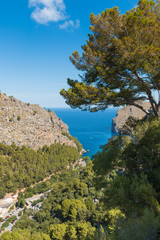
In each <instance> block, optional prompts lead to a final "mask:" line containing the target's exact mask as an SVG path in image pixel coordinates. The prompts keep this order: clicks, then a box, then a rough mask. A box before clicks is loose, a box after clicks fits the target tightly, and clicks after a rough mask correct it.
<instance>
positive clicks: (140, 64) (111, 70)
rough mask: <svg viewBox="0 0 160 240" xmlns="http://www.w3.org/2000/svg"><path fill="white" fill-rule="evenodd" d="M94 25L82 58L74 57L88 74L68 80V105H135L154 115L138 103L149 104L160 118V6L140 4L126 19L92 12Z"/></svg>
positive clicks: (108, 12) (116, 12)
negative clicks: (158, 98) (147, 102)
mask: <svg viewBox="0 0 160 240" xmlns="http://www.w3.org/2000/svg"><path fill="white" fill-rule="evenodd" d="M90 22H91V26H90V30H91V33H90V34H89V40H87V43H86V45H84V46H82V50H83V53H82V56H80V54H79V53H78V52H77V51H75V52H73V53H72V56H71V57H70V60H71V61H72V63H73V65H74V66H75V67H76V68H77V69H78V70H81V71H83V75H82V76H81V78H80V79H81V80H80V81H78V80H71V79H68V85H69V87H70V88H69V90H67V91H65V90H64V89H62V90H61V95H62V96H63V97H64V98H65V99H66V103H67V104H69V105H70V106H71V107H73V108H76V107H79V108H81V109H89V110H91V111H96V110H99V109H102V110H103V109H105V108H107V107H108V106H116V107H117V106H122V105H125V104H127V105H129V104H130V105H134V106H136V107H138V108H140V109H142V110H143V111H144V112H145V113H146V114H148V115H149V114H151V113H150V112H147V111H146V110H145V109H144V108H143V107H142V106H141V105H140V104H139V102H137V101H138V100H148V101H149V102H150V103H151V109H152V112H153V114H154V115H155V116H157V117H159V111H160V104H159V100H158V101H156V100H155V97H154V96H155V95H154V94H155V92H157V95H158V92H159V90H160V85H159V74H160V70H159V64H160V63H159V56H160V33H159V28H160V3H159V1H153V0H151V1H150V0H140V1H139V2H138V6H137V7H135V8H134V9H131V10H130V11H127V12H126V13H125V14H123V15H122V14H121V13H120V12H119V9H118V8H117V7H114V8H111V9H106V10H105V11H104V12H102V13H101V14H98V15H94V14H93V13H92V14H91V15H90ZM153 90H154V91H153ZM152 91H153V92H154V93H153V92H152Z"/></svg>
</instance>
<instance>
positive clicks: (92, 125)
mask: <svg viewBox="0 0 160 240" xmlns="http://www.w3.org/2000/svg"><path fill="white" fill-rule="evenodd" d="M51 110H53V111H54V112H55V113H56V114H57V116H58V117H59V118H61V119H62V120H63V122H65V123H66V124H67V125H68V126H69V132H70V134H71V135H72V136H74V137H77V138H78V140H79V142H80V143H81V144H82V145H83V148H84V149H85V150H86V151H87V152H86V153H85V154H84V155H83V156H88V157H90V158H92V156H93V155H94V154H96V153H97V152H98V151H100V150H101V148H100V147H101V146H102V145H104V144H106V143H107V142H108V139H109V138H111V137H112V136H113V135H115V134H114V133H113V132H112V130H111V126H112V119H113V118H114V117H115V116H116V113H117V109H116V108H108V109H106V110H104V111H98V112H92V113H91V112H88V111H81V110H77V109H71V108H52V109H51Z"/></svg>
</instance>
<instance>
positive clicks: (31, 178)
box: [0, 143, 80, 198]
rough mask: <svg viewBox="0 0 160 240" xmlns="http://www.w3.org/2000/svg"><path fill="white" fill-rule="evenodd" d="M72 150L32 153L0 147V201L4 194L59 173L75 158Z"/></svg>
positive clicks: (46, 149) (58, 146) (55, 146)
mask: <svg viewBox="0 0 160 240" xmlns="http://www.w3.org/2000/svg"><path fill="white" fill-rule="evenodd" d="M79 156H80V155H79V152H78V150H77V149H76V148H74V147H70V146H66V145H61V144H59V143H57V144H53V145H51V146H50V147H47V146H44V147H43V148H40V149H38V150H37V151H34V150H33V149H30V148H28V147H25V146H23V147H21V148H20V147H17V146H16V145H15V144H12V145H11V146H7V145H4V144H2V143H0V182H1V186H0V198H3V197H4V195H5V193H8V192H16V190H17V189H22V188H24V187H29V186H30V185H31V184H35V183H36V182H39V181H41V180H43V179H44V178H45V177H48V176H49V175H51V174H53V173H56V172H57V171H63V170H65V169H66V167H67V165H70V164H71V163H74V162H75V161H76V160H77V159H78V158H79Z"/></svg>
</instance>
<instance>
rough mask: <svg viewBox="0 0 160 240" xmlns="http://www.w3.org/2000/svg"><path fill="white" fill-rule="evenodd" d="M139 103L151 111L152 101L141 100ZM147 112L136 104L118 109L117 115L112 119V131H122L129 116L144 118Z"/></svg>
mask: <svg viewBox="0 0 160 240" xmlns="http://www.w3.org/2000/svg"><path fill="white" fill-rule="evenodd" d="M139 104H141V105H142V106H143V108H144V109H145V110H147V111H150V103H148V102H145V101H140V102H139ZM145 115H146V114H145V113H144V112H143V111H142V110H141V109H139V108H137V107H134V106H130V105H129V106H126V107H123V108H121V109H119V110H118V111H117V116H116V117H115V118H114V119H113V120H112V131H113V132H115V133H120V132H121V128H122V127H123V126H124V124H125V123H126V121H127V119H128V118H129V117H133V118H136V119H142V118H144V117H145Z"/></svg>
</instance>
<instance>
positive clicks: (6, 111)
mask: <svg viewBox="0 0 160 240" xmlns="http://www.w3.org/2000/svg"><path fill="white" fill-rule="evenodd" d="M63 132H67V133H69V132H68V126H67V125H66V124H65V123H64V122H63V121H62V120H61V119H60V118H58V117H57V116H56V114H55V113H54V112H48V111H47V110H45V109H43V108H41V107H40V106H39V105H36V104H29V103H28V104H26V103H23V102H21V101H19V100H17V99H15V98H14V97H7V96H6V95H4V94H1V95H0V142H2V143H4V144H7V145H11V144H12V143H13V142H14V143H15V144H16V145H18V146H22V145H26V146H28V147H30V148H33V149H35V150H37V149H38V148H39V147H42V146H44V145H45V144H46V145H48V146H49V145H51V144H53V143H55V142H57V143H60V144H66V145H68V146H74V147H76V144H75V143H74V142H73V141H72V140H70V139H69V138H68V137H67V136H65V135H64V134H62V133H63Z"/></svg>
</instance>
